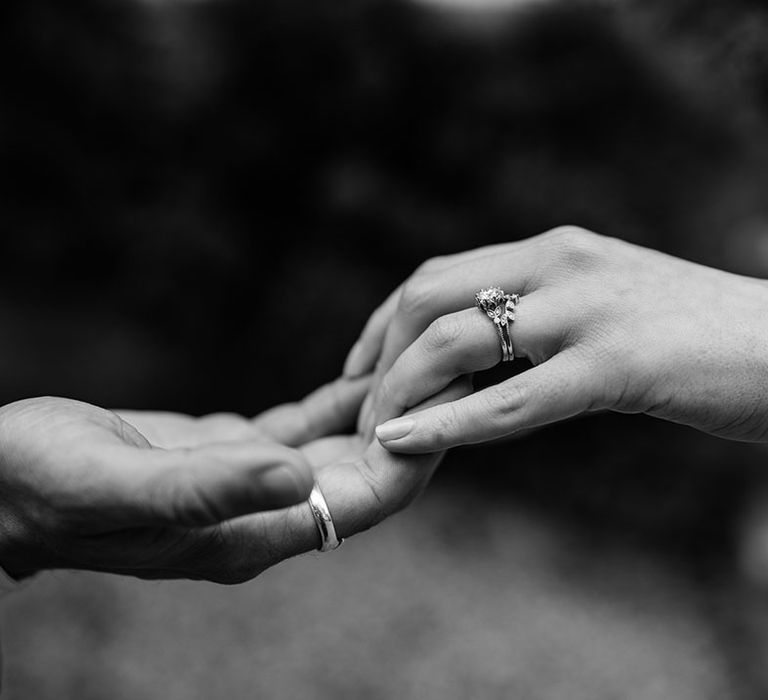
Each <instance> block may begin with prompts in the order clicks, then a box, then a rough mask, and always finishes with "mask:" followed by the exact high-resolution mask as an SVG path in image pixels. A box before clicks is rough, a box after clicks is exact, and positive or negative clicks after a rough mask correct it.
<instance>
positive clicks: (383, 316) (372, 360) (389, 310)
mask: <svg viewBox="0 0 768 700" xmlns="http://www.w3.org/2000/svg"><path fill="white" fill-rule="evenodd" d="M401 290H402V286H400V287H397V289H395V291H393V292H392V293H391V294H390V295H389V296H388V297H387V298H386V300H385V301H384V303H383V304H381V306H379V307H378V308H377V309H376V310H375V311H374V312H373V313H372V314H371V316H370V318H369V319H368V322H367V323H366V324H365V327H364V328H363V332H362V333H361V334H360V338H359V339H358V340H357V342H356V343H355V344H354V345H353V346H352V349H351V350H350V351H349V354H348V355H347V359H346V360H345V361H344V372H343V374H344V376H345V377H347V378H350V379H351V378H353V377H359V376H361V375H364V374H368V373H369V372H371V371H372V370H373V367H374V365H375V364H376V358H377V357H378V355H379V350H380V348H381V343H382V341H383V340H384V333H385V332H386V330H387V326H388V325H389V322H390V321H391V320H392V317H393V316H394V314H395V311H396V310H397V304H398V301H399V299H400V292H401Z"/></svg>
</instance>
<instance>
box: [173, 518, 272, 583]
mask: <svg viewBox="0 0 768 700" xmlns="http://www.w3.org/2000/svg"><path fill="white" fill-rule="evenodd" d="M238 539H242V538H237V537H233V533H232V532H231V527H230V526H229V525H228V524H226V523H225V524H222V525H220V526H217V527H211V528H207V529H205V530H197V531H192V532H191V533H190V536H189V541H188V544H187V546H185V547H183V549H182V555H181V556H182V559H183V561H185V562H187V563H188V565H189V566H190V567H192V568H194V569H195V570H196V572H197V575H198V576H199V577H200V578H204V579H206V580H208V581H212V582H213V583H220V584H224V585H234V584H238V583H244V582H246V581H250V580H251V579H253V578H254V577H256V576H258V575H259V574H260V573H261V572H262V571H263V568H264V567H262V566H259V564H258V563H257V562H255V561H253V558H252V557H249V556H247V552H246V549H245V546H244V543H243V542H238Z"/></svg>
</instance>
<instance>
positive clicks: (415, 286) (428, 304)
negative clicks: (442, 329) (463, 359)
mask: <svg viewBox="0 0 768 700" xmlns="http://www.w3.org/2000/svg"><path fill="white" fill-rule="evenodd" d="M533 240H534V239H529V240H526V241H521V242H519V243H510V244H507V245H505V246H503V252H502V251H500V250H498V248H497V247H492V248H491V250H490V251H489V250H488V249H481V250H479V251H474V252H475V255H473V256H472V257H470V258H465V259H460V260H459V261H457V262H455V263H454V264H452V265H450V266H448V267H445V268H443V269H441V270H438V271H436V272H431V273H429V274H423V275H420V276H418V277H415V278H413V280H412V281H411V282H410V283H409V284H406V286H405V287H404V289H403V293H402V294H401V297H400V304H399V305H398V310H397V313H396V314H395V316H394V317H393V319H392V322H391V323H390V325H389V328H388V329H387V335H386V337H385V340H384V345H383V347H382V351H381V356H380V358H379V365H378V366H377V376H378V377H379V378H380V377H381V376H383V373H384V372H386V371H387V370H388V369H389V368H390V367H391V366H392V364H393V363H394V361H395V359H397V357H398V356H399V355H400V353H401V352H402V351H403V350H404V349H405V348H406V347H408V345H410V344H411V343H412V342H413V341H414V339H415V338H417V337H418V336H419V334H421V333H422V332H423V331H424V330H425V329H426V328H427V326H428V325H429V324H430V323H431V322H432V321H434V320H435V319H436V318H438V317H440V316H444V315H445V314H448V313H451V312H454V311H459V310H461V309H466V308H471V307H473V306H474V305H475V293H476V292H477V291H478V290H479V289H480V288H482V287H489V286H499V287H502V288H503V289H505V291H507V292H509V293H518V294H521V295H523V294H525V293H526V292H527V291H530V290H531V289H532V282H533V278H534V273H535V270H536V268H537V267H538V261H537V254H536V246H535V245H534V244H533V242H532V241H533ZM374 382H375V379H374Z"/></svg>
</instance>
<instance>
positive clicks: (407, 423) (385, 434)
mask: <svg viewBox="0 0 768 700" xmlns="http://www.w3.org/2000/svg"><path fill="white" fill-rule="evenodd" d="M411 430H413V418H395V420H390V421H387V422H386V423H382V424H381V425H379V426H377V427H376V437H378V438H379V440H381V441H382V442H389V441H391V440H399V439H400V438H404V437H405V436H406V435H408V433H410V432H411Z"/></svg>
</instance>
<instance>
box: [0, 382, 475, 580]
mask: <svg viewBox="0 0 768 700" xmlns="http://www.w3.org/2000/svg"><path fill="white" fill-rule="evenodd" d="M368 385H369V382H368V380H367V379H357V380H339V381H337V382H334V383H333V384H330V385H328V386H326V387H323V388H321V389H319V390H318V391H316V392H314V393H313V394H311V395H310V396H308V397H307V398H306V399H304V400H303V401H301V402H298V403H295V404H286V405H283V406H279V407H277V408H274V409H271V410H269V411H267V412H265V413H263V414H261V415H259V416H257V417H256V418H253V419H247V418H243V417H241V416H236V415H233V414H215V415H211V416H206V417H203V418H192V417H189V416H182V415H178V414H173V413H153V412H134V411H120V412H117V413H116V412H112V411H107V410H104V409H101V408H98V407H96V406H92V405H89V404H85V403H81V402H78V401H71V400H67V399H58V398H38V399H31V400H26V401H20V402H17V403H14V404H10V405H8V406H5V407H3V408H2V409H0V564H2V565H3V566H4V567H5V568H6V569H7V570H8V571H9V573H11V574H12V575H14V576H17V577H24V576H28V575H30V574H32V573H34V572H36V571H38V570H41V569H48V568H80V569H91V570H97V571H108V572H113V573H122V574H130V575H134V576H138V577H141V578H192V579H208V580H212V581H218V582H222V583H236V582H240V581H245V580H248V579H250V578H253V577H254V576H256V575H258V574H259V573H260V572H261V571H263V570H264V569H266V568H268V567H269V566H272V565H273V564H275V563H277V562H279V561H282V560H283V559H285V558H287V557H290V556H293V555H296V554H299V553H301V552H305V551H309V550H312V549H315V548H316V547H317V546H318V544H319V536H318V533H317V529H316V527H315V523H314V520H313V518H312V515H311V512H310V509H309V507H308V506H307V504H306V502H305V499H306V498H307V496H308V495H309V492H310V490H311V488H312V483H313V481H314V479H317V480H318V481H319V483H320V486H321V488H322V490H323V492H324V494H325V497H326V500H327V501H328V504H329V507H330V509H331V513H332V514H333V517H334V522H335V524H336V529H337V532H338V533H339V536H341V537H346V536H349V535H351V534H354V533H355V532H358V531H360V530H363V529H366V528H368V527H371V526H372V525H373V524H375V523H376V522H378V521H380V520H381V519H383V518H384V517H386V516H387V515H389V514H391V513H393V512H394V511H396V510H398V509H399V508H401V507H403V506H404V505H406V504H407V503H408V502H409V501H410V500H411V499H412V498H413V497H414V496H415V495H416V494H417V493H418V492H420V491H421V489H422V488H423V486H424V485H425V484H426V482H427V481H428V479H429V477H430V475H431V473H432V471H433V470H434V468H435V467H436V466H437V463H438V461H439V458H440V456H439V455H420V456H418V457H413V456H402V455H393V454H390V453H389V452H387V451H386V450H384V449H383V448H382V447H381V446H380V445H379V444H378V443H374V444H371V445H369V446H366V445H364V444H363V442H362V440H361V439H360V438H359V437H355V436H344V435H338V433H340V432H341V431H343V430H344V429H345V428H347V426H349V425H351V424H353V422H354V419H355V417H356V415H357V412H358V410H359V406H360V403H361V401H362V399H363V396H364V395H365V393H366V391H367V389H368ZM466 390H467V389H466V387H461V388H459V387H458V385H457V386H456V387H452V388H451V389H449V393H450V394H452V396H449V397H448V398H456V397H458V396H459V395H460V394H463V393H465V392H466ZM437 400H445V397H444V396H442V397H438V399H437ZM291 504H298V505H295V506H294V507H292V508H286V506H290V505H291ZM259 511H270V512H259Z"/></svg>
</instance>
